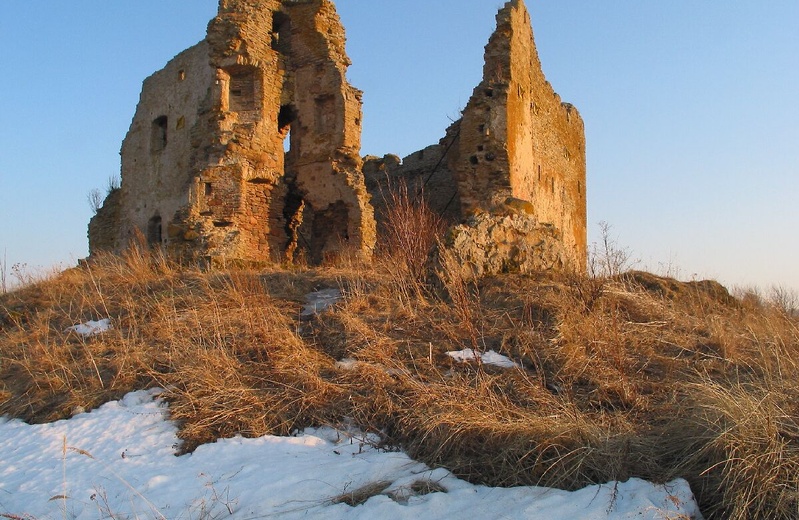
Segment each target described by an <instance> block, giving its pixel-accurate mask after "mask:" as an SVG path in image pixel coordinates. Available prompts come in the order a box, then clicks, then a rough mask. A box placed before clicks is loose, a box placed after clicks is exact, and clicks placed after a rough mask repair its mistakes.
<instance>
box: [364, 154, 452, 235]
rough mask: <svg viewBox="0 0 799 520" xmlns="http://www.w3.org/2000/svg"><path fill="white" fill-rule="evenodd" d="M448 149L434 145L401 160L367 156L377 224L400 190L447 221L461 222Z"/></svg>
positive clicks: (365, 164)
mask: <svg viewBox="0 0 799 520" xmlns="http://www.w3.org/2000/svg"><path fill="white" fill-rule="evenodd" d="M445 152H446V150H445V149H444V148H443V147H442V146H440V145H437V144H435V145H431V146H428V147H427V148H425V149H423V150H419V151H417V152H414V153H412V154H410V155H408V156H407V157H405V158H403V159H401V160H400V158H399V157H397V156H396V155H392V154H389V155H386V156H384V157H382V158H381V157H375V156H367V157H365V158H364V165H363V172H364V176H365V179H366V188H367V190H368V191H369V193H370V195H371V198H372V205H373V206H374V208H375V217H376V219H377V221H378V226H379V225H380V223H381V222H382V221H384V219H385V215H386V210H387V208H388V206H389V205H390V204H391V203H392V197H394V195H395V194H396V193H397V190H400V189H405V188H407V190H408V195H409V196H410V198H411V200H412V201H414V202H415V201H424V202H425V203H426V204H427V206H428V207H429V208H430V209H431V210H432V211H434V212H435V213H438V214H439V215H441V216H443V217H444V218H445V220H446V221H447V222H451V223H456V222H460V220H461V214H460V198H459V197H458V190H457V185H456V183H455V181H454V179H453V178H452V172H450V170H449V168H448V167H447V161H446V153H445Z"/></svg>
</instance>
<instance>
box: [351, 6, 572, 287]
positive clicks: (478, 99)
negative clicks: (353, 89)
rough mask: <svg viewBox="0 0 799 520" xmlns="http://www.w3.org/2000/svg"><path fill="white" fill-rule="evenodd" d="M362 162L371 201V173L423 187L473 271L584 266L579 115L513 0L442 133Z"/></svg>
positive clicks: (375, 185)
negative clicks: (448, 220)
mask: <svg viewBox="0 0 799 520" xmlns="http://www.w3.org/2000/svg"><path fill="white" fill-rule="evenodd" d="M387 159H388V160H387ZM365 171H366V172H367V174H368V179H367V181H368V185H369V186H370V189H371V190H372V192H373V197H374V199H375V201H376V204H377V207H378V209H379V210H380V209H381V204H382V202H381V200H380V192H381V191H385V186H384V185H381V177H383V178H386V177H387V175H388V177H389V178H391V177H394V178H401V179H404V180H405V181H406V182H408V183H409V184H410V185H411V186H414V187H419V188H421V187H424V190H425V191H426V196H427V199H428V202H429V204H430V207H431V208H433V209H434V210H436V211H439V212H441V213H444V214H446V215H447V216H450V217H452V218H454V220H455V221H456V222H455V223H456V224H458V223H459V224H460V225H457V226H456V227H455V228H454V229H453V231H452V232H451V233H450V234H449V240H448V246H449V247H451V248H452V249H453V252H454V253H455V255H456V257H458V259H459V261H460V263H461V265H463V266H464V267H465V268H466V269H471V270H472V271H473V272H474V273H475V274H478V275H479V274H484V273H492V272H506V271H522V272H524V271H540V270H576V271H584V270H585V268H586V255H587V251H586V191H585V184H586V161H585V130H584V126H583V121H582V118H581V117H580V114H579V113H578V112H577V110H576V109H575V108H574V107H573V106H572V105H570V104H568V103H563V102H561V99H560V96H558V94H556V93H555V91H554V90H553V89H552V86H551V85H550V84H549V82H547V80H546V78H545V77H544V73H543V71H542V69H541V62H540V61H539V58H538V52H537V50H536V47H535V41H534V38H533V30H532V25H531V21H530V14H529V13H528V11H527V8H526V6H525V4H524V1H523V0H511V1H508V2H506V3H505V5H504V6H503V8H502V9H501V10H500V11H499V13H498V14H497V29H496V31H495V32H494V34H493V35H492V36H491V39H490V40H489V42H488V45H487V46H486V48H485V65H484V68H483V80H482V82H481V83H480V84H479V85H478V86H477V88H475V89H474V92H473V94H472V97H471V99H470V100H469V102H468V104H467V106H466V108H465V109H464V110H463V115H462V117H461V119H459V120H458V121H456V122H455V123H453V124H452V125H451V126H450V127H449V128H448V129H447V135H446V137H444V138H443V139H442V140H441V142H440V143H439V144H438V145H434V146H430V147H427V148H425V149H424V150H421V151H419V152H416V153H414V154H411V155H410V156H409V157H406V158H405V159H404V160H403V161H402V163H401V164H400V163H399V161H397V160H396V159H391V158H390V157H389V156H387V157H386V158H383V159H378V158H370V159H369V160H368V161H367V163H366V165H365Z"/></svg>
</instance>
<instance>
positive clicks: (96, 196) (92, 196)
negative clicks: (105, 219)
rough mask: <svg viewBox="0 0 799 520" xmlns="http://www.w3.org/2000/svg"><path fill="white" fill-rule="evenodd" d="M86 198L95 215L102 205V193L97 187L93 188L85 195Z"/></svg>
mask: <svg viewBox="0 0 799 520" xmlns="http://www.w3.org/2000/svg"><path fill="white" fill-rule="evenodd" d="M86 200H87V202H88V203H89V208H90V209H91V210H92V214H93V215H96V214H97V212H98V211H100V208H102V207H103V194H102V193H101V192H100V190H98V189H97V188H94V189H93V190H92V191H90V192H89V194H88V195H86Z"/></svg>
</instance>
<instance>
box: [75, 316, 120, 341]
mask: <svg viewBox="0 0 799 520" xmlns="http://www.w3.org/2000/svg"><path fill="white" fill-rule="evenodd" d="M109 330H111V320H110V319H108V318H106V319H104V320H99V321H87V322H86V323H81V324H80V325H73V326H72V327H69V328H67V332H75V333H76V334H79V335H81V336H83V337H89V336H96V335H97V334H102V333H103V332H107V331H109Z"/></svg>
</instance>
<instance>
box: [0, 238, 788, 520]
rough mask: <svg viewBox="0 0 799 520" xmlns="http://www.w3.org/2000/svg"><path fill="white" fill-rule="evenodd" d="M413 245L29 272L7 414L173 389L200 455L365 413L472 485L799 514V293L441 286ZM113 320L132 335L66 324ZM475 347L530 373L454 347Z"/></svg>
mask: <svg viewBox="0 0 799 520" xmlns="http://www.w3.org/2000/svg"><path fill="white" fill-rule="evenodd" d="M401 251H403V250H402V249H397V250H394V252H393V253H390V254H389V253H385V254H384V256H383V257H382V259H381V261H380V262H378V263H377V264H376V267H374V268H364V269H360V270H358V269H352V268H349V267H346V266H345V268H334V267H329V268H325V269H317V270H312V269H304V270H301V271H291V270H286V269H279V268H275V269H273V270H269V271H259V272H249V271H231V272H211V273H204V272H200V271H197V270H192V269H186V268H179V267H178V266H176V265H174V264H172V263H171V262H170V261H168V259H166V258H163V257H162V256H160V255H158V254H153V253H150V252H149V251H145V250H142V249H135V248H134V249H133V250H131V251H130V252H129V253H128V254H126V255H125V256H123V257H122V258H116V257H110V256H108V257H100V258H98V259H96V260H95V261H94V262H92V263H91V264H90V265H88V266H84V267H81V268H76V269H72V270H69V271H66V272H64V273H61V274H60V275H59V276H56V277H53V278H50V279H45V280H41V281H37V282H36V283H32V284H29V285H27V286H26V287H24V288H22V289H19V290H17V291H14V292H11V293H9V294H6V295H2V296H0V413H2V414H7V415H11V416H15V417H21V418H23V419H25V420H28V421H34V422H43V421H52V420H54V419H59V418H64V417H68V416H70V415H71V414H72V413H73V412H74V411H76V410H82V409H90V408H93V407H96V406H98V405H100V404H102V403H103V402H105V401H108V400H110V399H114V398H118V397H120V396H122V395H124V393H126V392H128V391H131V390H134V389H139V388H146V387H151V386H154V385H159V386H162V387H164V388H166V389H167V393H166V395H167V398H168V399H169V400H170V409H171V413H172V415H173V417H174V418H175V419H177V420H178V421H179V423H180V425H181V433H180V435H181V437H182V438H183V439H184V449H186V450H191V449H193V448H194V447H196V446H197V445H198V444H200V443H204V442H209V441H212V440H214V439H216V438H219V437H229V436H232V435H236V434H242V435H246V436H258V435H262V434H266V433H275V434H289V433H291V432H292V431H294V430H296V429H299V428H303V427H305V426H309V425H321V424H337V423H340V422H345V421H354V422H355V423H356V424H357V425H359V426H360V427H361V428H363V429H364V430H366V431H370V432H376V433H379V434H380V435H381V436H382V438H383V442H384V443H385V444H386V445H390V446H402V447H403V448H405V449H407V450H408V451H409V452H410V453H411V454H412V455H413V456H415V457H418V458H420V459H421V460H424V461H425V462H427V463H429V464H431V465H437V466H438V465H440V466H445V467H447V468H449V469H451V470H452V471H454V472H455V473H456V474H458V475H460V476H463V477H465V478H468V479H470V480H472V481H478V482H483V483H487V484H494V485H519V484H543V485H549V486H557V487H562V488H567V489H574V488H578V487H581V486H584V485H586V484H589V483H593V482H604V481H608V480H613V479H626V478H629V477H642V478H647V479H651V480H655V481H666V480H669V479H672V478H675V477H685V478H687V479H688V480H689V481H690V482H691V484H692V487H693V489H694V491H695V492H696V493H697V496H698V498H699V500H700V503H701V505H702V507H703V511H704V512H705V514H706V515H707V516H708V517H710V518H725V519H726V518H732V519H744V518H769V519H773V518H776V519H783V518H784V519H788V518H796V517H797V515H798V514H799V476H798V475H799V420H798V419H797V417H799V405H797V404H796V403H799V364H798V363H799V362H798V361H797V360H799V325H797V321H796V317H795V315H794V313H793V312H791V311H790V309H786V307H790V305H789V303H790V302H789V303H788V304H786V303H785V301H786V298H782V300H781V301H782V303H780V301H776V302H774V303H771V302H769V301H766V300H765V299H764V298H760V297H757V296H756V295H751V294H750V295H748V296H747V297H745V298H732V297H730V296H729V295H728V294H727V293H726V291H725V290H724V289H723V288H722V287H720V286H718V284H714V283H712V282H697V283H680V282H676V281H674V280H669V279H665V278H659V277H656V276H653V275H649V274H646V273H634V272H633V273H626V274H623V275H618V276H614V277H606V278H602V279H581V278H580V277H575V276H567V277H563V278H559V277H547V276H541V277H533V276H504V277H498V278H487V279H484V280H481V281H479V282H477V283H473V284H471V285H470V284H468V283H466V282H459V281H458V280H449V281H447V280H446V277H445V278H444V281H445V284H444V285H445V286H446V289H447V290H446V291H444V292H443V294H438V293H436V292H435V291H431V290H428V289H427V288H426V286H425V285H424V283H423V281H422V278H421V277H420V275H419V274H418V273H417V272H416V271H415V270H414V269H415V268H411V267H409V262H411V260H410V259H408V258H404V259H403V258H401ZM420 256H421V253H419V254H418V255H417V254H414V258H416V259H418V258H420ZM391 262H394V263H395V264H396V265H398V266H399V267H397V268H396V269H392V268H391V265H392V264H391ZM445 274H446V273H445ZM448 283H449V284H450V285H447V284H448ZM337 286H338V287H341V288H342V289H343V291H344V293H345V294H346V299H345V300H344V301H343V302H341V303H340V304H338V305H336V306H335V307H333V308H332V309H330V310H328V311H326V312H324V313H323V314H321V315H320V316H318V317H316V318H315V319H314V320H312V321H310V322H302V321H300V320H299V311H300V308H301V306H302V304H303V302H304V296H305V295H306V294H308V293H309V292H311V291H313V290H315V289H319V288H325V287H337ZM459 291H460V293H459ZM783 296H784V295H783ZM100 318H111V319H112V323H113V326H114V328H113V329H112V330H111V331H109V332H107V333H105V334H102V335H97V336H93V337H89V338H84V337H81V336H79V335H77V334H75V333H73V332H66V330H67V328H68V327H70V326H72V325H74V324H77V323H81V322H85V321H87V320H96V319H100ZM473 347H476V348H478V349H479V350H495V351H497V352H500V353H503V354H505V355H507V356H509V357H511V358H512V359H514V360H516V361H517V362H518V363H519V365H520V366H519V368H517V369H511V370H500V369H496V368H492V367H491V366H487V365H481V364H458V363H455V362H454V361H453V360H452V359H451V358H449V357H448V356H446V352H447V351H451V350H460V349H463V348H473ZM345 357H346V358H352V359H355V360H357V362H358V363H357V364H356V365H355V367H354V368H345V367H343V366H338V365H336V361H338V360H340V359H342V358H345ZM361 491H363V492H361ZM431 491H433V492H435V491H440V490H439V489H435V488H431V489H430V490H428V491H424V490H421V491H418V492H420V493H421V492H431ZM380 492H383V489H380V490H379V491H377V490H375V489H368V490H358V492H357V493H356V492H353V493H350V494H349V495H352V497H349V495H348V497H347V498H342V501H345V502H346V501H348V500H351V501H352V502H353V503H357V500H359V499H360V498H358V497H366V498H368V496H371V495H373V494H374V493H380ZM415 492H417V491H415ZM356 495H357V496H356ZM342 497H344V495H342Z"/></svg>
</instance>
